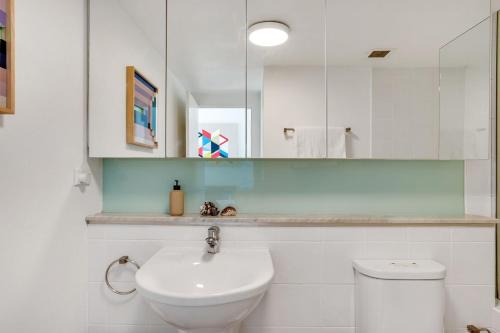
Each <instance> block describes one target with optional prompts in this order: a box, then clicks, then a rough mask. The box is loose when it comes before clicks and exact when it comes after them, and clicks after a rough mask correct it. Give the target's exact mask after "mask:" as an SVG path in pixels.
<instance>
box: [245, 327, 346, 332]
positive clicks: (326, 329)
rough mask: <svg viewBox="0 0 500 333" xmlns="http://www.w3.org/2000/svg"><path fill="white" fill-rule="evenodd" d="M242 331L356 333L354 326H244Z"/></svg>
mask: <svg viewBox="0 0 500 333" xmlns="http://www.w3.org/2000/svg"><path fill="white" fill-rule="evenodd" d="M241 333H354V327H243V328H242V330H241Z"/></svg>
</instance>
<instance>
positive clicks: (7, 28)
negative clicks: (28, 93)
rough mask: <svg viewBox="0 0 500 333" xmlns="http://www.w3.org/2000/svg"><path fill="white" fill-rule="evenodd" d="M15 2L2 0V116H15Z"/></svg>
mask: <svg viewBox="0 0 500 333" xmlns="http://www.w3.org/2000/svg"><path fill="white" fill-rule="evenodd" d="M14 74H15V73H14V0H0V114H14V113H15V108H14V102H15V95H14V88H15V85H14Z"/></svg>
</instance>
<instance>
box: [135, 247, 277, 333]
mask: <svg viewBox="0 0 500 333" xmlns="http://www.w3.org/2000/svg"><path fill="white" fill-rule="evenodd" d="M273 275H274V269H273V264H272V259H271V255H270V253H269V250H267V249H222V250H221V251H220V252H219V253H217V254H208V253H207V251H206V249H204V248H201V247H200V248H171V247H166V248H163V249H162V250H160V251H159V252H158V253H156V254H155V255H154V256H153V257H151V259H149V260H148V261H147V262H146V263H145V264H144V265H143V266H142V267H141V269H140V270H139V271H138V272H137V274H136V282H137V290H138V291H139V293H140V294H141V295H142V296H143V297H144V298H145V299H146V300H147V301H148V302H149V303H150V305H151V306H152V307H153V309H154V310H155V311H156V312H158V314H160V316H162V318H163V319H164V320H165V321H167V322H169V323H170V324H172V325H174V326H176V327H178V328H179V329H181V330H182V331H183V332H186V331H187V332H191V331H193V332H204V331H205V329H206V328H209V327H211V328H214V327H219V328H223V327H229V329H228V330H227V332H237V327H238V326H239V323H240V322H241V320H243V319H244V318H245V317H246V316H248V314H250V312H251V311H252V310H253V309H254V308H255V307H256V306H257V304H258V303H259V302H260V300H261V299H262V296H263V295H264V293H265V291H266V290H267V289H268V287H269V285H270V283H271V280H272V278H273ZM231 327H232V328H231ZM207 332H208V331H207ZM218 332H219V331H218ZM220 332H225V330H220Z"/></svg>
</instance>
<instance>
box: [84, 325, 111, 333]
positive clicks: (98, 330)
mask: <svg viewBox="0 0 500 333" xmlns="http://www.w3.org/2000/svg"><path fill="white" fill-rule="evenodd" d="M87 333H108V331H107V327H106V325H89V327H88V330H87Z"/></svg>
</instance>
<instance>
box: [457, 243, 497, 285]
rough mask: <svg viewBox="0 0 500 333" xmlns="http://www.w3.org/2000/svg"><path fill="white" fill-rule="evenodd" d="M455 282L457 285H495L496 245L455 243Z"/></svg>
mask: <svg viewBox="0 0 500 333" xmlns="http://www.w3.org/2000/svg"><path fill="white" fill-rule="evenodd" d="M452 272H453V273H452V275H453V282H454V283H457V284H482V285H493V284H494V283H495V245H494V243H454V244H453V265H452Z"/></svg>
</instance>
